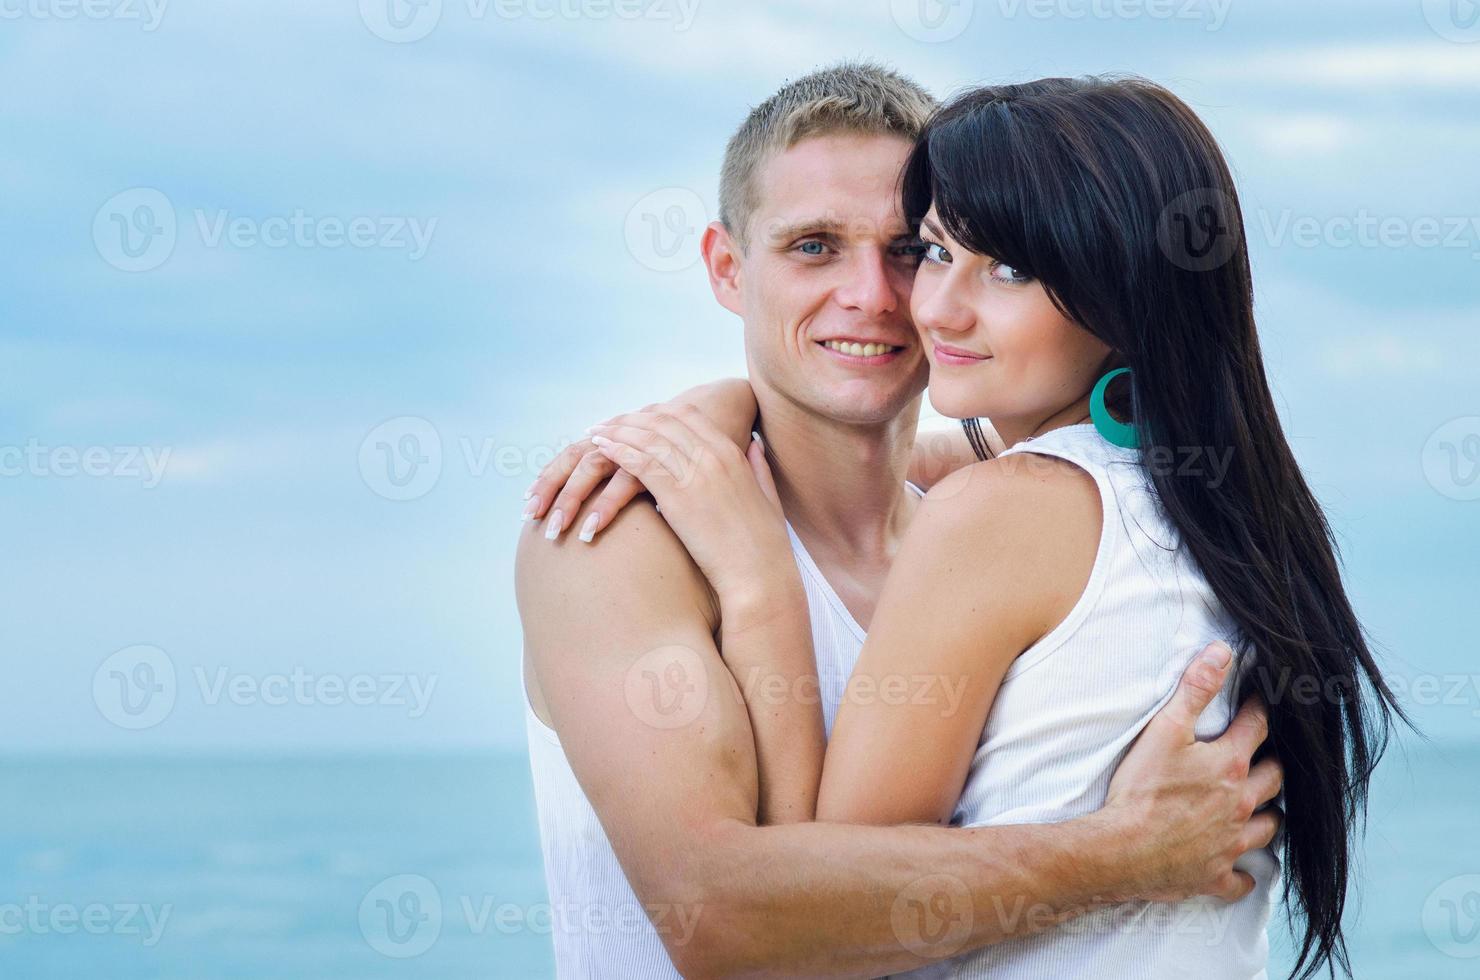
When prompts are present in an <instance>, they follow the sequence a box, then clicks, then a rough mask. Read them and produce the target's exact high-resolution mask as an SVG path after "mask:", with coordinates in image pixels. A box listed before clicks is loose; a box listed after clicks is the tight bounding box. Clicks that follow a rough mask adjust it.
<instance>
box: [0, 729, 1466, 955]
mask: <svg viewBox="0 0 1480 980" xmlns="http://www.w3.org/2000/svg"><path fill="white" fill-rule="evenodd" d="M1477 839H1480V743H1477V744H1469V743H1448V742H1446V743H1425V742H1420V741H1414V740H1410V741H1409V742H1407V743H1405V744H1404V745H1403V746H1400V747H1399V748H1397V749H1395V750H1394V751H1393V753H1392V754H1391V755H1390V756H1389V758H1388V759H1387V760H1386V761H1385V762H1384V764H1383V768H1382V770H1381V772H1380V777H1379V779H1378V781H1377V784H1376V788H1375V792H1374V796H1373V799H1372V805H1371V812H1370V815H1369V829H1368V834H1367V839H1366V844H1365V847H1364V856H1363V860H1362V866H1361V879H1362V885H1361V887H1360V889H1359V890H1358V892H1357V895H1356V901H1355V902H1354V904H1353V908H1352V910H1351V914H1350V916H1349V917H1348V922H1349V925H1348V933H1349V936H1350V940H1351V951H1352V962H1353V967H1354V973H1355V976H1357V977H1359V978H1363V980H1366V978H1394V980H1397V978H1402V980H1414V978H1421V980H1444V978H1456V980H1458V978H1476V977H1480V846H1477ZM556 925H557V920H556V918H555V917H554V916H552V914H551V910H550V908H549V906H548V904H547V900H546V894H545V886H544V879H543V873H542V869H541V863H540V851H539V837H538V831H537V829H536V826H535V812H534V802H533V798H532V795H531V788H530V780H529V769H528V759H527V757H526V756H525V755H524V754H523V753H522V752H512V753H504V754H486V755H468V754H460V755H446V756H381V757H372V756H356V757H343V756H335V757H322V758H315V757H292V758H240V757H229V758H227V757H222V758H213V757H204V758H179V757H172V758H147V759H139V758H76V757H68V758H57V757H53V758H19V757H12V758H7V759H5V760H4V761H3V762H0V980H49V978H57V980H63V978H65V980H166V978H168V980H175V978H179V980H216V978H219V980H237V978H240V980H310V978H318V980H374V978H411V977H415V978H439V980H443V978H445V980H463V978H467V980H473V978H493V977H498V978H502V977H516V978H523V977H549V976H551V975H552V957H551V932H552V929H553V928H555V927H556ZM1272 941H1273V943H1274V945H1275V948H1276V953H1275V956H1274V957H1273V960H1272V962H1271V970H1270V976H1271V977H1279V976H1284V975H1285V974H1286V973H1287V972H1288V965H1289V960H1290V957H1289V942H1288V939H1287V938H1286V937H1285V935H1284V930H1283V929H1280V928H1274V929H1273V935H1272ZM1138 980H1139V978H1138Z"/></svg>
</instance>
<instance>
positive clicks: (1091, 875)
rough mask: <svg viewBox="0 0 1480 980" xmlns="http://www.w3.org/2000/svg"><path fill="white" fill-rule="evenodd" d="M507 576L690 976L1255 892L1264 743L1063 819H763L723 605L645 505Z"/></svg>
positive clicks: (764, 969)
mask: <svg viewBox="0 0 1480 980" xmlns="http://www.w3.org/2000/svg"><path fill="white" fill-rule="evenodd" d="M516 578H517V586H518V592H519V605H520V613H521V616H522V618H523V620H524V627H525V648H526V656H527V657H528V660H529V666H530V667H531V669H532V673H533V675H534V678H535V679H536V681H537V683H538V685H539V688H540V690H541V691H542V694H543V698H544V700H545V702H546V703H547V704H548V709H549V713H550V716H551V721H552V722H553V725H554V727H555V729H556V730H557V732H558V733H559V734H560V737H561V742H562V745H563V746H564V748H565V752H566V754H567V756H568V757H569V759H570V762H571V765H572V767H573V769H574V770H575V773H576V776H577V778H578V779H579V780H580V782H581V785H582V788H583V789H584V790H585V792H586V794H587V796H588V797H589V798H590V800H591V803H592V805H593V806H594V807H595V809H596V812H597V813H598V815H599V816H600V818H601V821H602V825H603V827H604V828H605V829H606V832H607V835H608V837H609V838H610V840H611V843H612V847H613V849H614V850H615V852H616V854H617V857H618V859H619V860H620V862H621V864H622V867H623V870H624V871H625V873H626V874H627V877H628V879H629V881H630V882H631V884H632V887H633V889H634V891H635V892H636V894H637V895H638V896H639V898H640V899H641V900H642V901H643V903H644V905H645V906H647V907H648V908H649V910H650V914H651V913H652V910H653V909H655V908H666V909H667V910H669V911H678V910H684V911H686V912H687V913H688V916H689V918H690V919H691V920H694V921H695V928H694V930H693V932H692V934H691V935H689V936H688V937H687V941H684V939H683V937H681V936H680V935H679V934H677V933H675V932H674V931H672V930H664V929H661V928H660V930H659V932H660V935H661V936H662V937H663V940H664V942H665V943H666V944H667V946H668V952H669V955H670V956H671V957H672V958H673V960H674V963H675V965H676V966H677V967H678V969H679V970H680V972H682V973H684V974H685V975H689V976H717V975H756V976H766V975H773V976H780V975H796V974H802V975H808V976H877V975H879V974H882V973H889V972H898V971H903V970H908V969H911V968H914V967H918V966H921V965H922V964H924V963H927V962H930V961H931V960H933V959H938V958H940V957H943V956H950V955H956V954H959V953H962V952H966V951H968V950H970V949H973V948H976V947H980V946H984V945H988V944H991V943H994V942H998V941H1000V940H1002V939H1005V938H1008V937H1010V936H1014V935H1020V934H1024V933H1028V932H1032V931H1037V930H1040V929H1043V928H1046V927H1047V926H1050V925H1052V924H1054V923H1056V922H1060V921H1063V920H1064V919H1066V918H1068V917H1071V916H1073V915H1075V914H1078V913H1079V912H1082V911H1084V910H1085V909H1086V908H1087V907H1089V906H1091V905H1093V904H1095V903H1099V902H1105V901H1118V900H1123V899H1127V898H1131V897H1134V896H1137V895H1141V894H1147V893H1150V892H1153V891H1156V892H1160V893H1162V894H1179V893H1185V894H1192V893H1209V894H1221V895H1222V896H1223V897H1226V898H1235V897H1238V896H1239V895H1241V894H1242V893H1245V892H1246V891H1247V889H1248V886H1249V884H1250V883H1249V882H1248V881H1247V880H1245V879H1239V878H1237V877H1235V876H1234V872H1233V871H1232V870H1231V869H1232V862H1233V859H1234V858H1235V857H1237V856H1238V855H1239V854H1241V853H1243V852H1244V851H1247V850H1250V849H1252V848H1254V847H1259V846H1263V845H1264V844H1265V843H1267V842H1268V840H1269V837H1270V836H1272V835H1273V832H1274V828H1273V820H1274V818H1273V817H1272V816H1262V817H1260V818H1256V819H1254V820H1250V819H1249V818H1250V814H1251V813H1252V811H1253V810H1254V808H1255V807H1256V806H1257V805H1258V803H1259V802H1262V801H1263V800H1267V799H1268V798H1269V797H1271V796H1272V795H1273V794H1274V791H1275V789H1277V776H1276V777H1275V778H1276V786H1274V787H1267V786H1264V785H1263V784H1262V783H1261V782H1259V781H1256V780H1250V779H1249V778H1247V774H1248V758H1249V756H1250V755H1252V752H1253V749H1254V747H1255V745H1257V740H1258V739H1260V738H1262V735H1260V734H1259V733H1258V732H1251V731H1250V730H1249V726H1244V728H1242V729H1240V728H1239V727H1238V726H1235V729H1231V730H1230V733H1231V734H1230V735H1227V736H1225V737H1224V739H1223V740H1222V743H1221V744H1222V756H1220V758H1222V757H1224V756H1226V758H1227V760H1229V762H1228V765H1227V766H1225V767H1222V768H1220V769H1219V770H1218V771H1217V772H1216V773H1212V772H1210V771H1209V770H1208V767H1207V763H1208V759H1207V758H1206V757H1203V758H1199V759H1198V760H1196V762H1195V763H1189V761H1188V760H1186V759H1183V758H1181V757H1180V756H1177V755H1176V754H1175V751H1174V745H1175V744H1176V740H1175V739H1173V740H1172V742H1170V743H1168V744H1164V745H1158V746H1157V748H1156V749H1155V753H1159V754H1161V755H1162V756H1165V757H1166V758H1165V759H1163V760H1157V759H1153V760H1151V762H1149V763H1144V764H1143V769H1144V772H1143V773H1142V774H1141V778H1139V779H1138V780H1137V785H1136V786H1135V788H1134V789H1135V792H1134V793H1128V794H1126V797H1125V800H1124V802H1123V803H1122V802H1120V801H1119V800H1118V799H1117V798H1116V794H1115V793H1114V792H1113V787H1112V804H1115V805H1107V807H1106V809H1104V810H1101V811H1099V812H1098V813H1096V814H1092V815H1089V816H1086V817H1082V818H1079V819H1077V820H1073V821H1068V822H1065V823H1062V824H1056V825H1052V826H1041V827H1040V826H1013V827H983V828H973V829H970V830H954V829H946V828H934V827H857V826H845V825H834V824H820V823H811V824H787V825H782V826H774V827H761V826H757V824H756V809H757V794H758V791H757V777H756V758H755V748H754V741H753V738H752V735H751V727H750V722H749V718H748V715H747V711H746V707H745V705H744V703H743V701H742V699H741V697H740V693H739V690H738V688H737V687H736V686H735V683H734V681H733V679H732V678H731V676H730V674H729V672H728V670H727V669H726V668H725V665H724V663H723V661H722V660H721V659H720V656H719V653H718V651H717V650H716V648H715V644H714V639H713V633H714V630H715V628H716V625H717V619H716V616H717V611H716V610H715V609H714V607H713V605H712V601H711V600H710V598H709V593H708V589H707V587H706V584H705V582H704V580H703V577H702V576H701V575H700V574H699V572H698V570H697V568H695V567H694V565H693V562H692V560H691V559H689V557H688V555H687V553H686V552H684V550H683V548H682V546H681V545H680V544H679V542H678V540H677V538H676V537H675V536H674V535H673V533H672V531H670V530H669V529H668V527H667V526H666V524H665V523H664V521H663V519H662V518H661V517H660V516H658V515H657V514H656V512H655V511H654V510H653V508H652V506H651V505H650V504H647V503H643V504H640V505H638V506H635V507H629V508H627V509H626V510H624V511H623V512H622V514H621V515H619V516H618V518H617V519H616V520H615V521H614V522H613V523H612V525H611V527H610V528H609V529H608V531H607V532H606V533H605V534H603V535H602V538H601V540H600V541H599V542H597V543H596V544H595V545H593V546H591V547H586V546H584V545H582V544H580V543H579V542H573V541H569V540H566V541H561V542H558V543H555V544H554V545H553V546H552V544H551V543H550V542H547V541H544V540H541V539H539V538H538V534H537V531H536V530H535V529H534V528H527V529H526V530H525V532H524V536H523V538H522V540H521V542H520V548H519V559H518V567H517V575H516ZM1223 670H1224V672H1226V667H1225V668H1224V669H1223ZM1204 680H1205V681H1206V679H1204ZM1219 682H1220V683H1221V674H1220V676H1219ZM1216 690H1217V684H1213V685H1212V689H1211V690H1210V691H1208V692H1206V700H1203V701H1202V704H1206V703H1207V702H1208V701H1209V700H1211V698H1212V696H1213V694H1214V693H1216ZM1203 697H1204V695H1203V694H1201V693H1199V691H1198V690H1197V689H1196V688H1193V687H1186V688H1184V689H1182V690H1179V693H1178V695H1177V699H1175V700H1174V702H1173V706H1171V707H1169V709H1168V711H1171V710H1172V708H1176V709H1177V711H1178V712H1180V714H1179V715H1177V717H1181V718H1191V719H1195V718H1196V716H1197V714H1198V712H1199V711H1200V706H1199V705H1198V704H1197V702H1198V700H1199V699H1200V698H1203ZM1148 731H1149V730H1148ZM1235 732H1242V733H1243V734H1242V735H1237V734H1235ZM1187 740H1188V741H1189V742H1190V741H1191V728H1190V722H1188V728H1187ZM1250 740H1252V741H1253V744H1246V743H1247V742H1249V741H1250ZM1212 744H1214V745H1218V744H1220V743H1212ZM1155 753H1147V754H1155ZM1132 754H1133V756H1134V755H1135V751H1134V750H1133V753H1132ZM1240 758H1242V760H1243V761H1242V771H1240V769H1239V765H1238V759H1240ZM1128 761H1129V760H1128ZM1268 778H1269V776H1268V773H1267V772H1266V773H1265V777H1264V781H1267V780H1268Z"/></svg>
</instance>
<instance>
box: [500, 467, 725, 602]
mask: <svg viewBox="0 0 1480 980" xmlns="http://www.w3.org/2000/svg"><path fill="white" fill-rule="evenodd" d="M598 493H599V488H598V490H597V491H596V492H593V493H592V495H591V497H592V499H593V500H594V498H595V497H596V496H597V494H598ZM590 506H591V503H590V501H588V502H587V504H586V505H584V506H583V507H582V508H581V510H580V512H579V513H578V514H577V515H576V516H575V518H574V519H573V520H570V521H567V522H566V523H567V526H568V527H572V528H576V527H580V526H581V524H582V523H583V522H584V521H585V519H586V514H587V511H588V510H589V508H590ZM514 583H515V591H516V596H517V598H518V601H519V605H520V608H521V610H526V611H527V610H528V609H530V608H532V607H534V606H541V607H544V608H546V609H555V608H563V609H566V610H567V611H569V612H571V613H575V612H576V611H578V610H579V609H580V608H597V607H600V608H605V609H608V610H610V609H613V608H614V606H613V604H614V603H625V604H634V603H635V604H640V605H641V606H642V607H643V608H645V609H653V608H655V607H661V608H666V609H680V608H695V607H697V608H698V609H699V610H701V612H702V613H703V614H704V615H705V618H706V619H707V620H708V621H709V625H710V628H711V629H714V628H717V627H718V624H719V613H718V605H717V603H716V602H715V601H714V594H713V591H712V590H711V589H710V588H709V583H708V581H707V580H706V579H705V578H704V574H703V573H702V572H701V571H699V567H698V566H697V565H696V564H695V563H694V560H693V559H692V558H691V557H689V553H688V551H687V550H686V549H685V548H684V546H683V542H682V541H680V540H679V538H678V536H677V535H676V534H674V533H673V530H672V528H670V527H669V526H668V522H667V521H665V520H663V516H662V515H661V514H659V513H658V510H657V508H656V507H654V506H653V503H652V501H651V500H648V499H639V500H636V501H633V502H632V503H630V504H628V505H627V506H626V507H624V508H623V509H622V511H621V512H620V513H619V514H618V515H617V516H616V517H615V518H614V519H613V520H612V522H611V524H609V525H608V526H607V527H606V529H605V530H604V531H602V532H601V534H599V535H598V536H597V537H596V539H595V540H594V541H592V542H590V543H587V542H584V541H581V540H580V539H579V538H578V537H577V536H576V535H575V534H574V533H572V532H570V531H567V532H566V533H565V534H562V535H561V536H560V537H559V538H558V539H557V540H555V541H548V540H546V539H545V536H544V528H543V526H542V525H540V524H536V523H533V522H531V523H530V524H528V525H526V526H525V527H524V529H523V530H522V531H521V533H520V535H519V545H518V549H517V550H516V552H515V557H514Z"/></svg>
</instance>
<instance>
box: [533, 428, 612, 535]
mask: <svg viewBox="0 0 1480 980" xmlns="http://www.w3.org/2000/svg"><path fill="white" fill-rule="evenodd" d="M595 448H596V447H595V446H594V445H592V443H591V440H589V439H582V440H581V441H580V442H573V443H571V444H570V445H569V446H566V447H565V448H564V449H562V450H560V452H558V453H556V454H555V458H554V459H552V460H550V462H549V463H547V464H545V468H544V469H542V470H540V475H539V476H537V477H535V481H534V482H533V483H531V484H530V485H529V489H528V490H526V491H524V499H525V500H526V501H528V502H527V503H526V504H525V505H524V515H523V516H524V519H525V520H526V521H528V520H539V519H540V518H542V517H544V516H545V511H547V510H549V509H550V503H551V502H552V501H553V500H554V499H555V495H556V494H557V493H558V492H559V491H560V488H561V487H563V486H565V485H566V483H568V482H570V477H571V474H572V473H574V472H575V471H576V468H577V467H578V466H579V465H580V463H581V460H582V459H584V458H585V456H586V454H587V453H590V452H593V451H594V450H595ZM568 513H572V514H573V513H575V511H569V512H568Z"/></svg>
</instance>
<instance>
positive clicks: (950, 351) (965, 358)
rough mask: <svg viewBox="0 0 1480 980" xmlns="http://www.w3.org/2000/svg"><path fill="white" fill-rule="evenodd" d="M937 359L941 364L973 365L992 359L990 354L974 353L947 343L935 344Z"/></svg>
mask: <svg viewBox="0 0 1480 980" xmlns="http://www.w3.org/2000/svg"><path fill="white" fill-rule="evenodd" d="M934 347H935V360H936V362H937V363H939V364H954V365H971V364H980V363H981V362H983V361H990V360H991V359H992V355H990V354H974V353H972V352H971V351H969V350H962V349H961V348H959V347H951V346H949V345H947V344H935V345H934Z"/></svg>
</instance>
